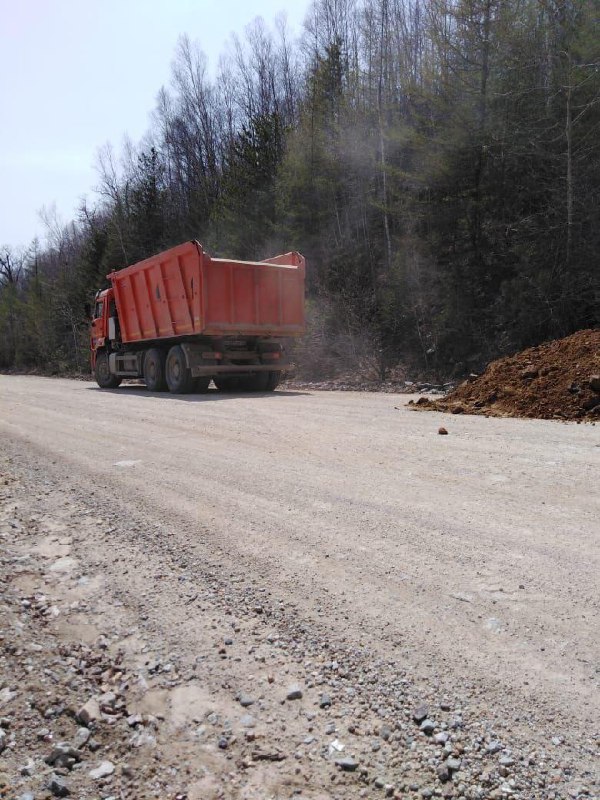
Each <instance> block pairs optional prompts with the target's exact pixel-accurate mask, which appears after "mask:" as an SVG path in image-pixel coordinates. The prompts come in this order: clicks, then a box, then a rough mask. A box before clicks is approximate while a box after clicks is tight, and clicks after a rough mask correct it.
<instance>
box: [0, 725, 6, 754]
mask: <svg viewBox="0 0 600 800" xmlns="http://www.w3.org/2000/svg"><path fill="white" fill-rule="evenodd" d="M5 748H6V733H5V732H4V731H3V730H2V729H1V728H0V753H1V752H2V751H3V750H4V749H5Z"/></svg>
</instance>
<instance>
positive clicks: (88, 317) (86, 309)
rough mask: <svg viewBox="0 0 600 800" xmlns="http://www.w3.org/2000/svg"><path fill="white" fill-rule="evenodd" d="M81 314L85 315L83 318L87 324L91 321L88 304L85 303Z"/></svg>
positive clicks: (90, 310) (90, 309) (90, 311)
mask: <svg viewBox="0 0 600 800" xmlns="http://www.w3.org/2000/svg"><path fill="white" fill-rule="evenodd" d="M83 313H84V314H85V318H86V320H87V321H88V322H91V321H92V307H91V305H90V304H89V303H86V304H85V305H84V307H83Z"/></svg>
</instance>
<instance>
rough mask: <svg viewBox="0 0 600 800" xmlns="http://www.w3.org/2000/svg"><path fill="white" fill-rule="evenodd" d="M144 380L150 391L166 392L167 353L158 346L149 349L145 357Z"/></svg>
mask: <svg viewBox="0 0 600 800" xmlns="http://www.w3.org/2000/svg"><path fill="white" fill-rule="evenodd" d="M144 382H145V384H146V389H148V391H149V392H165V391H166V390H167V381H166V378H165V353H164V350H159V349H158V347H153V348H152V349H151V350H148V352H147V353H146V357H145V358H144Z"/></svg>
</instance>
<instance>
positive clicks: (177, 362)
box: [165, 344, 193, 394]
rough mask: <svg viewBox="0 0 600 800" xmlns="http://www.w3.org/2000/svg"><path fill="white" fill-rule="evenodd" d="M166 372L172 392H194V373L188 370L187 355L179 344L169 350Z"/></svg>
mask: <svg viewBox="0 0 600 800" xmlns="http://www.w3.org/2000/svg"><path fill="white" fill-rule="evenodd" d="M165 372H166V377H167V386H168V387H169V391H170V392H172V393H173V394H187V393H188V392H191V391H192V388H193V379H192V373H191V371H190V369H189V368H188V365H187V361H186V359H185V353H184V352H183V350H182V349H181V347H180V346H179V345H178V344H176V345H175V346H174V347H172V348H171V349H170V350H169V354H168V355H167V363H166V369H165Z"/></svg>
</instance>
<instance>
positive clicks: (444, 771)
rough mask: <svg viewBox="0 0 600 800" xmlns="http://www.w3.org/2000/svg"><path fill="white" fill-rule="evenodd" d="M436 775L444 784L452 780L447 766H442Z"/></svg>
mask: <svg viewBox="0 0 600 800" xmlns="http://www.w3.org/2000/svg"><path fill="white" fill-rule="evenodd" d="M436 774H437V776H438V778H439V779H440V781H441V782H442V783H446V782H447V781H449V780H450V778H451V774H452V773H451V772H450V770H449V768H448V765H447V764H440V766H439V767H438V768H437V769H436Z"/></svg>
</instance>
